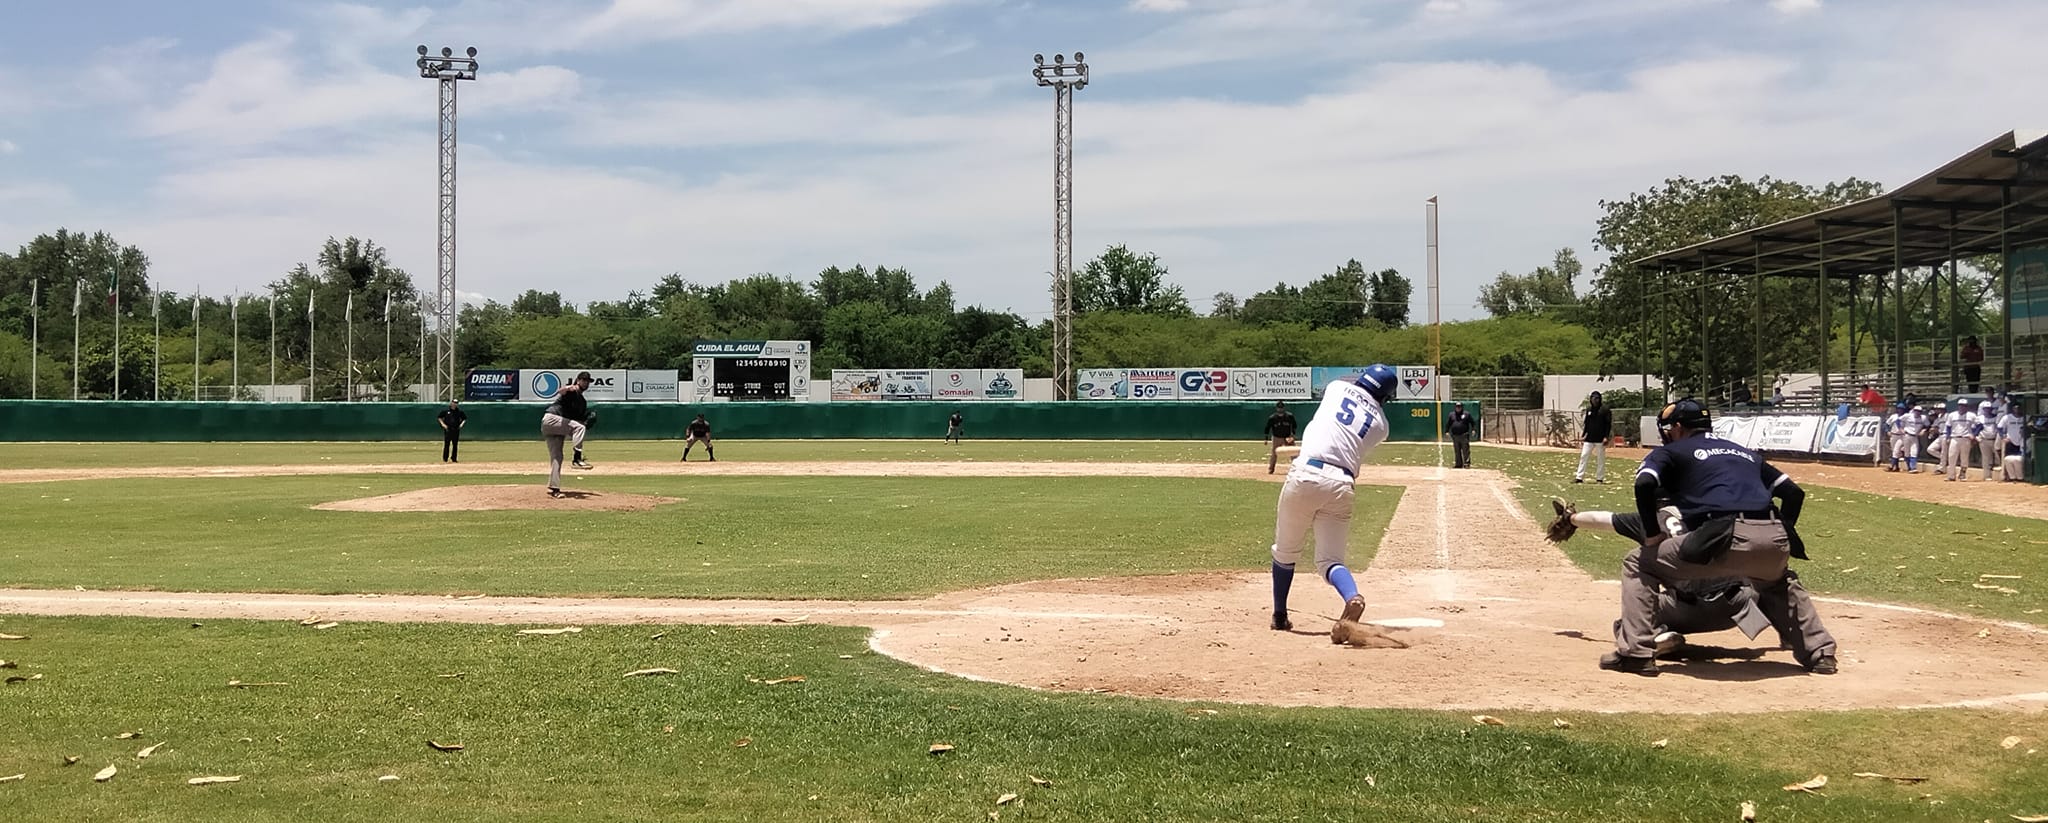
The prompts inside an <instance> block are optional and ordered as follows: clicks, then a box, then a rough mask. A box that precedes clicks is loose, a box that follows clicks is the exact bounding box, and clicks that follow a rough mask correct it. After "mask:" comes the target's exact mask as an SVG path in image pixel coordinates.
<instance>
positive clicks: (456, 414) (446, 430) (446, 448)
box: [439, 400, 469, 463]
mask: <svg viewBox="0 0 2048 823" xmlns="http://www.w3.org/2000/svg"><path fill="white" fill-rule="evenodd" d="M439 419H440V421H441V462H443V463H460V462H462V461H460V460H457V459H455V458H456V452H458V451H460V450H461V449H462V424H463V423H466V422H468V421H469V415H467V414H464V413H463V411H462V401H460V400H450V401H448V408H445V409H442V410H441V414H440V417H439Z"/></svg>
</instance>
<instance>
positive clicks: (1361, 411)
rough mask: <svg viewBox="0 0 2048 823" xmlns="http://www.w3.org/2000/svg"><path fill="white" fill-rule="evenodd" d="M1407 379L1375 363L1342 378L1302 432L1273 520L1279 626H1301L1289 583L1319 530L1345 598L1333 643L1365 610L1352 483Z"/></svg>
mask: <svg viewBox="0 0 2048 823" xmlns="http://www.w3.org/2000/svg"><path fill="white" fill-rule="evenodd" d="M1399 380H1400V378H1399V376H1398V375H1396V374H1395V372H1394V369H1393V367H1391V366H1388V365H1386V364H1383V363H1374V364H1373V365H1370V366H1367V367H1366V368H1365V370H1364V371H1362V372H1360V373H1359V375H1358V377H1357V379H1355V380H1337V381H1333V382H1331V383H1330V385H1329V386H1327V387H1325V388H1324V389H1323V402H1322V405H1319V406H1317V407H1316V413H1315V416H1314V417H1312V418H1310V419H1309V421H1308V428H1307V429H1306V430H1304V431H1303V432H1302V435H1301V441H1300V442H1301V454H1300V455H1298V456H1296V457H1295V458H1294V464H1293V466H1292V467H1290V468H1289V469H1288V470H1287V482H1286V484H1285V485H1282V486H1281V487H1280V511H1279V515H1278V517H1277V518H1276V519H1275V521H1274V524H1273V628H1274V629H1275V630H1277V631H1285V630H1288V629H1292V628H1294V623H1293V621H1290V620H1288V619H1287V590H1288V589H1289V588H1290V587H1292V586H1293V585H1294V563H1295V561H1296V560H1298V559H1300V558H1301V544H1302V541H1303V540H1304V539H1305V538H1306V537H1307V536H1308V534H1309V532H1310V531H1311V530H1313V531H1314V532H1315V540H1316V573H1317V574H1320V575H1322V577H1323V580H1324V581H1326V582H1328V583H1329V584H1330V585H1331V586H1332V587H1335V588H1336V590H1337V596H1338V597H1340V598H1343V600H1344V616H1343V617H1342V618H1341V619H1339V620H1338V621H1337V625H1336V626H1335V627H1333V628H1331V629H1330V642H1332V643H1338V644H1343V643H1348V642H1350V641H1351V639H1352V634H1353V633H1354V632H1360V631H1362V629H1361V628H1360V625H1359V623H1358V618H1359V616H1360V615H1362V614H1364V613H1365V598H1363V597H1360V596H1359V594H1358V584H1357V583H1356V582H1355V581H1353V580H1352V579H1351V570H1350V569H1349V568H1346V567H1345V565H1344V554H1345V546H1346V544H1347V543H1348V542H1349V540H1350V537H1351V504H1352V488H1351V487H1352V484H1353V483H1355V482H1357V480H1358V468H1359V466H1361V465H1363V464H1364V462H1365V458H1366V457H1367V456H1369V455H1371V454H1372V450H1373V449H1375V448H1378V447H1379V445H1380V444H1381V443H1383V442H1386V439H1387V414H1386V411H1385V409H1383V408H1382V404H1384V403H1386V402H1387V401H1388V400H1389V399H1391V398H1393V396H1394V387H1395V386H1396V385H1397V384H1398V382H1399Z"/></svg>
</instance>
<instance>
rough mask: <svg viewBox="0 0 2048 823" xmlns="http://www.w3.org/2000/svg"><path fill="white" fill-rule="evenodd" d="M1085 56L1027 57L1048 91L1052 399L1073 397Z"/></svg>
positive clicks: (1076, 54) (1040, 55)
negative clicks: (1078, 106)
mask: <svg viewBox="0 0 2048 823" xmlns="http://www.w3.org/2000/svg"><path fill="white" fill-rule="evenodd" d="M1086 59H1087V58H1086V55H1083V54H1082V53H1080V52H1078V51H1077V52H1074V62H1072V63H1069V62H1067V56H1066V55H1064V54H1055V55H1053V56H1052V63H1051V64H1050V65H1048V64H1047V63H1046V62H1045V55H1043V54H1034V55H1031V60H1032V62H1034V63H1036V64H1037V66H1035V67H1034V68H1032V69H1031V76H1032V77H1035V78H1037V79H1038V85H1041V86H1051V87H1052V380H1053V397H1054V398H1055V399H1058V400H1072V399H1073V397H1074V288H1073V285H1074V283H1073V272H1074V92H1075V91H1077V90H1079V89H1081V88H1084V87H1086V86H1087V85H1088V63H1087V62H1086Z"/></svg>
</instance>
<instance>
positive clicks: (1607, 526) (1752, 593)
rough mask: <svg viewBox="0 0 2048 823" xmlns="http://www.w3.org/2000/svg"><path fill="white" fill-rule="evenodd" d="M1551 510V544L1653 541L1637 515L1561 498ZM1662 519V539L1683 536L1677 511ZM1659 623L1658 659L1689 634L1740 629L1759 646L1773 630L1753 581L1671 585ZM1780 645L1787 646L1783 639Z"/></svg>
mask: <svg viewBox="0 0 2048 823" xmlns="http://www.w3.org/2000/svg"><path fill="white" fill-rule="evenodd" d="M1550 505H1551V508H1553V509H1556V510H1557V519H1556V520H1553V521H1551V523H1550V527H1549V529H1548V530H1547V532H1546V534H1545V537H1547V538H1549V540H1550V541H1551V542H1553V543H1562V542H1564V541H1566V540H1570V539H1571V537H1572V535H1573V534H1576V533H1577V532H1578V530H1579V529H1581V528H1588V529H1602V530H1605V531H1611V532H1614V533H1615V534H1619V535H1621V536H1622V537H1625V538H1628V539H1629V540H1631V541H1633V542H1635V543H1638V544H1640V543H1642V542H1643V541H1645V540H1648V539H1649V537H1650V533H1649V532H1648V531H1646V530H1645V529H1644V528H1643V518H1642V516H1641V515H1638V514H1636V513H1634V512H1605V511H1585V512H1582V511H1579V510H1578V508H1577V507H1574V506H1573V505H1572V504H1570V503H1567V502H1565V501H1563V500H1560V499H1557V498H1552V499H1551V501H1550ZM1658 514H1659V515H1661V516H1662V519H1663V522H1662V523H1661V524H1660V525H1661V527H1662V529H1661V530H1662V531H1663V532H1664V533H1666V534H1670V535H1673V536H1676V535H1678V534H1682V533H1683V531H1684V529H1683V526H1682V523H1683V520H1682V519H1680V517H1679V516H1678V509H1676V508H1673V507H1671V506H1666V507H1664V508H1662V509H1660V510H1658ZM1656 622H1657V636H1656V643H1657V655H1658V656H1660V657H1662V656H1665V655H1669V654H1671V653H1673V652H1675V651H1677V650H1678V649H1680V648H1682V647H1683V646H1684V645H1685V636H1686V635H1688V634H1709V633H1712V632H1719V631H1727V630H1729V629H1741V630H1742V633H1743V634H1744V635H1747V636H1748V637H1749V639H1751V640H1755V639H1756V638H1757V635H1760V634H1762V633H1763V631H1764V629H1767V628H1770V626H1771V621H1770V619H1769V618H1767V617H1764V613H1763V611H1762V610H1760V609H1758V608H1757V600H1756V588H1755V587H1753V586H1751V585H1750V584H1749V581H1746V580H1743V579H1741V578H1736V577H1727V578H1720V579H1715V580H1683V581H1678V582H1675V583H1671V584H1669V585H1667V586H1666V587H1665V588H1664V590H1663V591H1662V592H1660V593H1659V594H1658V597H1657V618H1656ZM1614 632H1615V637H1616V638H1617V639H1619V637H1620V636H1621V621H1619V620H1616V621H1614ZM1780 642H1781V643H1782V642H1783V638H1782V637H1781V638H1780Z"/></svg>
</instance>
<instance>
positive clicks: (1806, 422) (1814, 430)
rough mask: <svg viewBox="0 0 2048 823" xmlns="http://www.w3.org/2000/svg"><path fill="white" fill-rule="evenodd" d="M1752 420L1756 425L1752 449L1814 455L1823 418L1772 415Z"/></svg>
mask: <svg viewBox="0 0 2048 823" xmlns="http://www.w3.org/2000/svg"><path fill="white" fill-rule="evenodd" d="M1752 419H1754V420H1755V421H1756V423H1755V434H1754V435H1753V441H1754V442H1752V443H1751V444H1750V448H1752V449H1756V450H1757V451H1763V452H1796V453H1799V454H1812V453H1813V441H1814V439H1815V438H1817V437H1819V436H1820V422H1821V418H1819V417H1814V416H1812V415H1798V416H1794V415H1770V416H1767V417H1757V418H1752Z"/></svg>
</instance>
